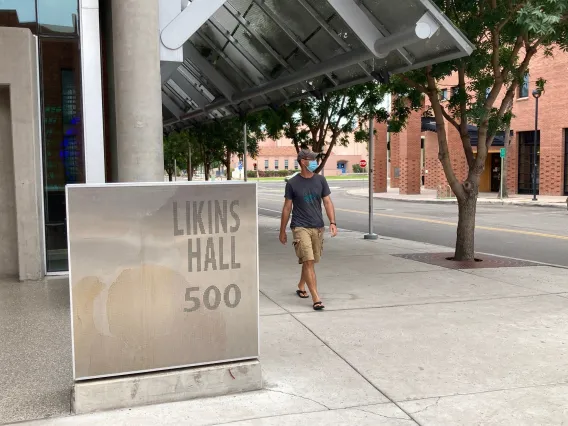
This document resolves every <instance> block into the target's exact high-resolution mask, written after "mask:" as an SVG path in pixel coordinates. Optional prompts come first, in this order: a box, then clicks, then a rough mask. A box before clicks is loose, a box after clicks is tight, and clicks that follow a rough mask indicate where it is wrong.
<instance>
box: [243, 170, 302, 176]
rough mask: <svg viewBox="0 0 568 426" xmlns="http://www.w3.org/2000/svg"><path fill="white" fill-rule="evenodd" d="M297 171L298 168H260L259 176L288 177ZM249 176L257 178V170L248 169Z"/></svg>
mask: <svg viewBox="0 0 568 426" xmlns="http://www.w3.org/2000/svg"><path fill="white" fill-rule="evenodd" d="M296 172H297V170H262V171H261V170H259V171H258V177H261V178H265V177H286V176H290V175H293V174H294V173H296ZM247 177H249V178H256V170H247Z"/></svg>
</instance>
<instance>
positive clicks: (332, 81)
mask: <svg viewBox="0 0 568 426" xmlns="http://www.w3.org/2000/svg"><path fill="white" fill-rule="evenodd" d="M194 3H195V4H193V3H191V4H190V6H192V7H197V6H198V4H197V2H196V0H194ZM219 3H220V4H222V6H221V7H220V8H219V9H217V10H216V11H215V12H214V13H213V15H211V16H210V18H209V19H208V20H207V21H206V22H205V24H203V25H202V26H201V27H200V28H199V29H198V30H197V31H193V33H192V34H191V35H190V37H189V39H188V40H187V41H185V44H183V58H184V62H183V64H181V65H179V67H177V69H176V70H175V71H174V72H173V73H172V74H171V75H170V76H165V78H163V80H164V81H165V82H164V84H163V87H162V98H163V100H164V102H163V106H164V108H163V111H164V117H163V118H164V129H165V130H174V129H179V128H184V127H188V126H191V125H193V124H195V123H197V122H200V121H206V120H212V119H220V118H224V117H229V116H232V115H236V114H242V113H246V112H248V111H253V110H258V109H262V108H265V107H270V106H276V105H281V104H283V103H287V102H290V101H293V100H297V99H301V98H302V97H305V96H317V95H318V94H321V93H325V92H328V91H332V90H337V89H341V88H345V87H350V86H352V85H355V84H359V83H363V82H367V81H371V80H373V79H376V80H378V81H379V82H380V81H383V80H384V79H386V78H388V75H389V74H395V73H401V72H406V71H409V70H412V69H417V68H422V67H424V66H426V65H430V64H433V63H439V62H444V61H448V60H452V59H456V58H460V57H464V56H467V55H469V54H471V52H472V51H473V46H472V45H471V43H470V42H469V41H468V40H467V39H466V38H465V37H464V36H463V34H462V33H461V32H460V31H459V30H458V29H457V28H456V27H455V26H454V25H453V24H452V23H451V22H450V21H449V20H448V19H447V18H446V17H445V16H444V15H443V14H442V13H441V12H440V10H439V9H438V8H437V7H436V6H435V5H434V4H433V3H432V2H431V1H430V0H398V1H392V0H227V1H225V2H224V3H223V2H222V1H221V2H219ZM209 15H210V13H209V14H208V15H207V16H209ZM186 27H187V26H186ZM168 31H169V36H170V38H171V39H172V40H173V39H175V37H171V35H172V28H171V27H170V28H168ZM181 38H183V37H181ZM178 39H180V37H178ZM174 68H175V67H174ZM163 69H164V68H163Z"/></svg>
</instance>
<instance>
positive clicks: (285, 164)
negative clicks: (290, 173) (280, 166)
mask: <svg viewBox="0 0 568 426" xmlns="http://www.w3.org/2000/svg"><path fill="white" fill-rule="evenodd" d="M284 170H288V160H284Z"/></svg>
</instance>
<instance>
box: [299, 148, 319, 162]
mask: <svg viewBox="0 0 568 426" xmlns="http://www.w3.org/2000/svg"><path fill="white" fill-rule="evenodd" d="M317 158H318V155H317V154H316V153H315V152H313V151H312V150H311V149H308V148H302V149H301V150H300V152H298V163H299V162H300V161H302V160H310V161H312V160H316V159H317Z"/></svg>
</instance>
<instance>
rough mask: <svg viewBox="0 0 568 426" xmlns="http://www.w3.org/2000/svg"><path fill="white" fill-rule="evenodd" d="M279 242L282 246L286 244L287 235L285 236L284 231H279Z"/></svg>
mask: <svg viewBox="0 0 568 426" xmlns="http://www.w3.org/2000/svg"><path fill="white" fill-rule="evenodd" d="M279 239H280V242H281V243H282V244H284V245H286V243H287V242H288V235H286V231H280V238H279Z"/></svg>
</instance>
